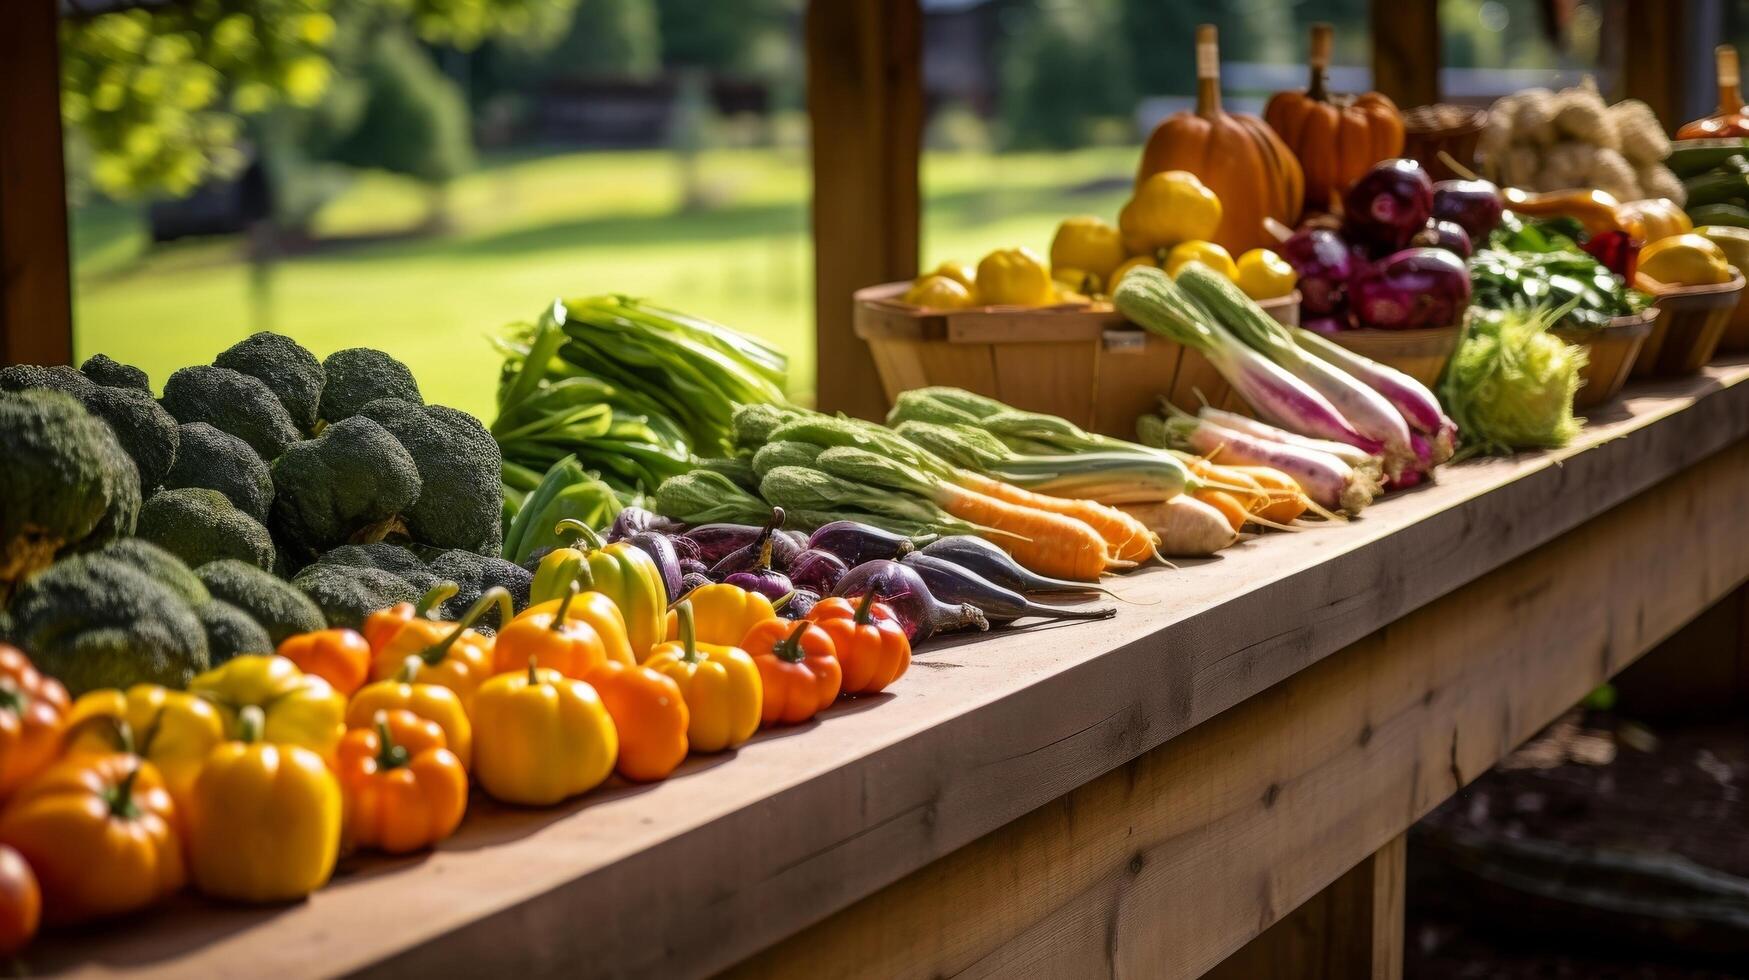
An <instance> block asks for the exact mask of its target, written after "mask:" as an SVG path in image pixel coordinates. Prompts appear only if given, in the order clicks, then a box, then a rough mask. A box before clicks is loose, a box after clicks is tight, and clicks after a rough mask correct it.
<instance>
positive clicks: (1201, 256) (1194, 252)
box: [1163, 240, 1239, 279]
mask: <svg viewBox="0 0 1749 980" xmlns="http://www.w3.org/2000/svg"><path fill="white" fill-rule="evenodd" d="M1192 262H1201V263H1202V264H1203V265H1206V266H1208V267H1209V268H1211V269H1213V270H1215V271H1216V272H1218V273H1220V274H1221V275H1223V276H1226V277H1227V278H1228V279H1237V278H1238V277H1239V268H1238V266H1236V265H1234V264H1233V256H1232V254H1231V253H1229V252H1228V251H1227V250H1226V249H1224V248H1222V247H1220V246H1219V245H1216V244H1215V243H1214V242H1205V241H1201V240H1198V241H1193V242H1180V243H1178V244H1177V245H1174V246H1172V250H1171V251H1170V252H1167V253H1166V264H1165V265H1164V266H1163V268H1164V269H1165V270H1166V274H1167V275H1169V276H1174V277H1176V276H1177V275H1178V270H1180V269H1182V268H1184V267H1185V266H1187V265H1189V264H1190V263H1192Z"/></svg>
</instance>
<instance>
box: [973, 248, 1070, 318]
mask: <svg viewBox="0 0 1749 980" xmlns="http://www.w3.org/2000/svg"><path fill="white" fill-rule="evenodd" d="M1056 296H1057V290H1056V287H1055V286H1053V285H1052V284H1051V273H1050V270H1048V269H1046V268H1045V262H1044V260H1043V259H1041V258H1039V257H1038V253H1037V252H1034V251H1033V250H1032V249H1030V248H1001V249H997V250H996V251H994V252H991V253H990V254H989V255H986V256H984V260H983V261H982V262H979V263H978V302H980V303H982V304H983V305H985V306H1049V305H1050V304H1052V303H1054V302H1056Z"/></svg>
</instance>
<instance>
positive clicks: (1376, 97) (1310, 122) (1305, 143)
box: [1263, 24, 1403, 211]
mask: <svg viewBox="0 0 1749 980" xmlns="http://www.w3.org/2000/svg"><path fill="white" fill-rule="evenodd" d="M1330 45H1331V35H1330V25H1329V24H1313V25H1312V55H1311V57H1310V58H1309V59H1308V64H1309V65H1310V66H1311V70H1312V80H1311V84H1310V85H1309V86H1308V87H1307V88H1306V90H1305V91H1304V92H1277V93H1275V95H1273V96H1271V97H1270V99H1269V104H1268V105H1266V106H1264V107H1263V119H1264V121H1265V122H1267V123H1269V126H1270V128H1271V129H1274V130H1275V131H1276V133H1277V134H1279V135H1280V136H1281V139H1282V142H1284V143H1286V144H1287V146H1288V149H1290V150H1292V151H1293V153H1294V155H1295V156H1296V157H1298V158H1299V161H1300V166H1301V168H1303V169H1304V170H1305V174H1306V209H1307V210H1309V211H1333V210H1335V208H1334V207H1333V206H1332V202H1333V201H1336V200H1339V199H1340V198H1341V195H1342V193H1343V192H1344V191H1346V190H1348V188H1349V186H1350V185H1351V184H1353V183H1354V182H1355V181H1357V180H1359V179H1360V177H1361V175H1362V174H1365V173H1366V171H1367V168H1369V167H1371V166H1372V165H1373V164H1375V163H1378V162H1379V161H1380V160H1388V159H1390V158H1392V157H1395V156H1399V155H1401V154H1402V152H1403V115H1402V113H1400V112H1398V111H1397V104H1396V103H1395V102H1392V101H1391V99H1390V96H1387V95H1382V94H1380V93H1378V92H1367V93H1365V94H1363V95H1354V96H1346V95H1336V94H1334V93H1332V92H1330V91H1329V89H1328V88H1326V86H1325V72H1326V70H1327V69H1328V67H1329V65H1330Z"/></svg>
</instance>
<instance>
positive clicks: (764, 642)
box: [741, 619, 844, 727]
mask: <svg viewBox="0 0 1749 980" xmlns="http://www.w3.org/2000/svg"><path fill="white" fill-rule="evenodd" d="M741 649H743V650H746V651H747V653H748V655H749V656H751V657H752V658H753V663H754V665H755V666H757V667H758V668H759V680H760V683H761V684H762V685H763V687H764V688H765V702H764V707H763V708H762V709H761V715H760V719H759V721H760V724H762V725H765V726H767V727H769V726H771V725H778V724H784V725H799V724H801V723H802V722H804V721H807V720H808V719H809V718H812V717H814V716H815V715H817V714H819V713H820V712H821V711H824V710H825V709H826V706H827V705H829V704H831V703H832V702H833V701H834V700H836V699H837V697H838V689H839V687H840V686H842V685H843V683H844V670H843V668H841V667H840V666H839V665H838V656H837V652H836V648H835V647H834V645H833V643H832V637H831V635H830V634H828V633H827V632H826V631H825V630H823V629H821V628H820V627H818V626H815V625H814V624H812V623H810V622H808V621H807V620H805V619H803V620H797V621H795V622H793V623H792V622H790V621H789V620H787V619H768V620H766V621H764V622H762V623H756V624H754V626H753V628H752V629H750V630H748V631H747V638H746V639H744V640H742V641H741Z"/></svg>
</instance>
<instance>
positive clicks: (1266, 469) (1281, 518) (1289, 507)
mask: <svg viewBox="0 0 1749 980" xmlns="http://www.w3.org/2000/svg"><path fill="white" fill-rule="evenodd" d="M1227 469H1229V470H1235V471H1237V472H1239V473H1242V474H1244V475H1246V476H1249V477H1250V478H1251V479H1253V480H1256V481H1257V482H1258V484H1260V485H1261V486H1262V487H1263V492H1264V493H1265V494H1266V495H1267V496H1268V497H1269V504H1268V506H1266V507H1264V508H1263V509H1262V510H1260V511H1257V516H1258V517H1261V518H1264V519H1265V520H1270V521H1274V522H1275V523H1277V524H1292V523H1293V522H1294V521H1296V520H1298V519H1299V518H1300V515H1302V514H1304V513H1305V512H1306V509H1307V507H1306V504H1307V500H1306V494H1305V491H1303V490H1301V489H1300V485H1299V484H1298V483H1295V482H1294V478H1293V477H1291V476H1288V475H1287V474H1286V473H1283V472H1282V471H1280V470H1278V469H1276V468H1274V467H1273V466H1229V467H1227Z"/></svg>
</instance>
